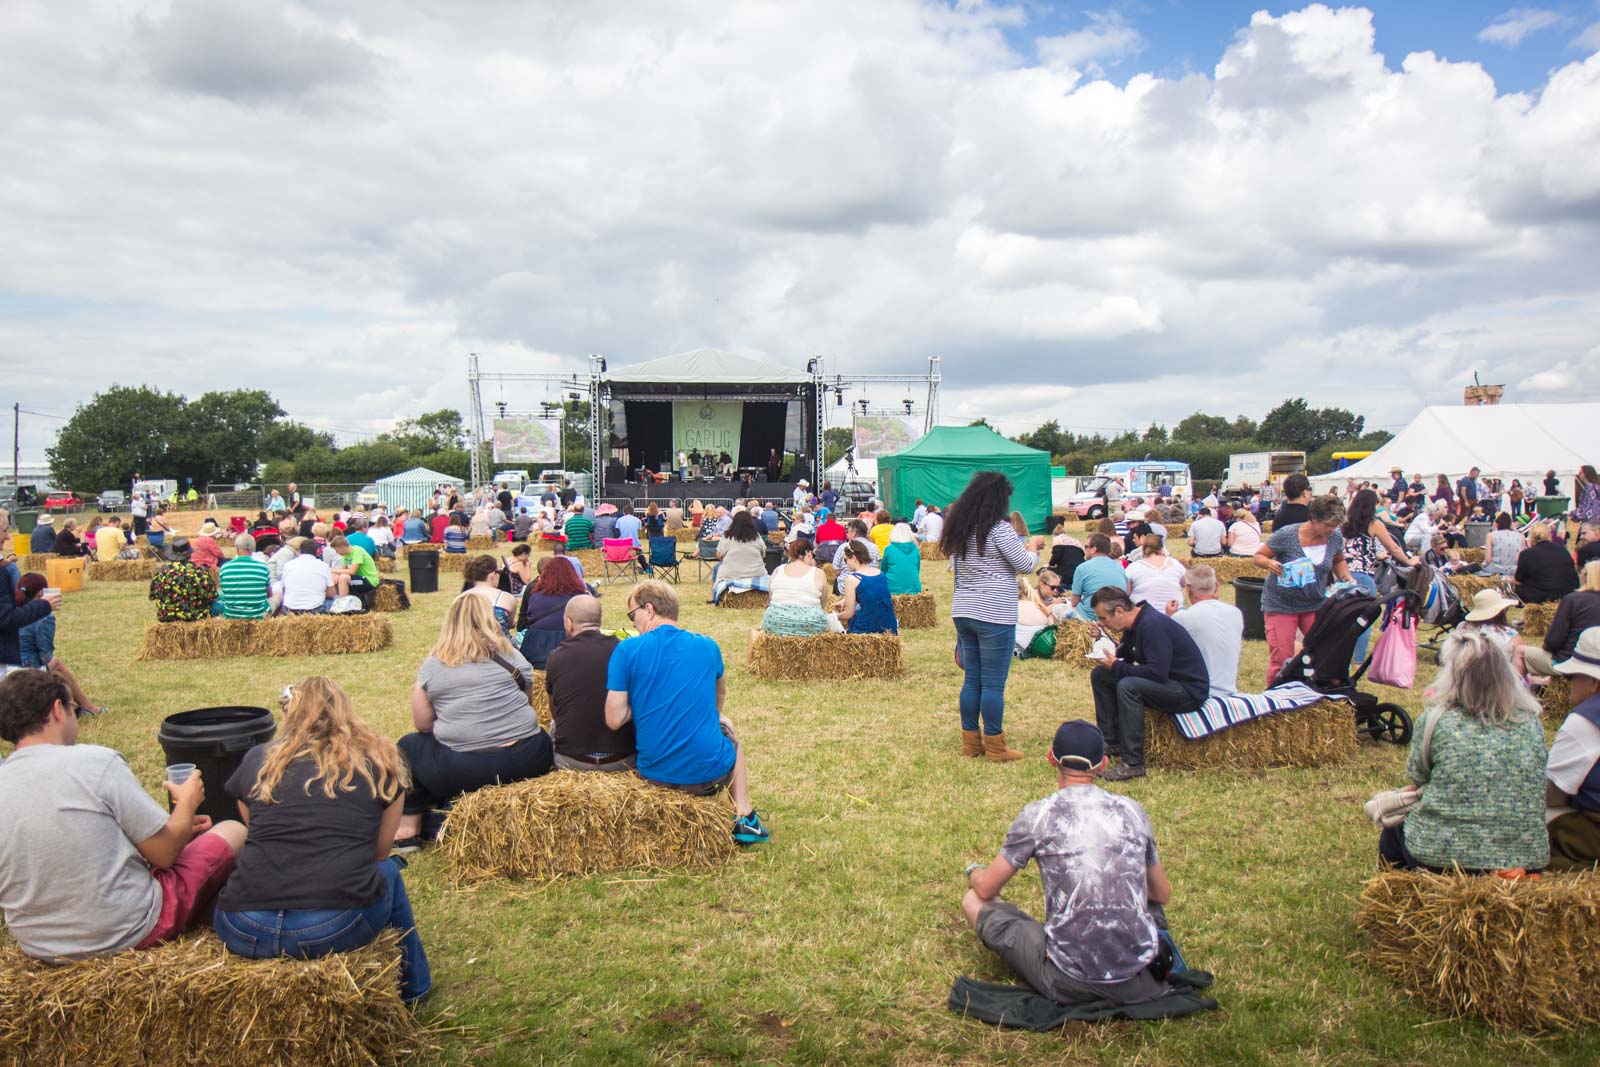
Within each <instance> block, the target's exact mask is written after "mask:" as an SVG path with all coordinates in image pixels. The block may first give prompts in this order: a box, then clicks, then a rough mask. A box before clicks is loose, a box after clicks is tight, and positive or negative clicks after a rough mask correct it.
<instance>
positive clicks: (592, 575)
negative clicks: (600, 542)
mask: <svg viewBox="0 0 1600 1067" xmlns="http://www.w3.org/2000/svg"><path fill="white" fill-rule="evenodd" d="M566 555H568V556H571V557H572V558H573V559H575V560H577V561H578V566H580V567H582V568H583V580H584V581H586V582H589V583H590V584H594V583H596V582H598V581H599V580H600V577H601V575H603V574H605V568H606V553H605V549H603V548H580V549H578V550H577V551H576V552H568V553H566Z"/></svg>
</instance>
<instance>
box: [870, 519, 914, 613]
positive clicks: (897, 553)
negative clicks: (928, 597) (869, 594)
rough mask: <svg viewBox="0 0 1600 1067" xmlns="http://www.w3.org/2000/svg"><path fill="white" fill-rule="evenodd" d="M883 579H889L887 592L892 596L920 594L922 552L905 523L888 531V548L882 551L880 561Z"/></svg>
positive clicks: (900, 523)
mask: <svg viewBox="0 0 1600 1067" xmlns="http://www.w3.org/2000/svg"><path fill="white" fill-rule="evenodd" d="M879 565H880V566H882V568H883V574H884V577H886V578H888V579H889V592H890V594H891V595H893V596H906V595H909V594H913V593H920V592H922V552H921V550H920V549H919V548H918V547H917V535H916V534H914V533H912V532H911V526H910V525H909V524H907V523H903V522H897V523H895V524H894V529H893V530H891V531H889V547H888V548H886V549H884V550H883V556H882V559H881V561H880V564H879Z"/></svg>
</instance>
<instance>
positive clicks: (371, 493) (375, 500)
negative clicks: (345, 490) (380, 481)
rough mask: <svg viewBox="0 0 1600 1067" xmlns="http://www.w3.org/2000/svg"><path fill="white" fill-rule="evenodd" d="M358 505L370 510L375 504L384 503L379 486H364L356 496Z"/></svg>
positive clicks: (374, 484)
mask: <svg viewBox="0 0 1600 1067" xmlns="http://www.w3.org/2000/svg"><path fill="white" fill-rule="evenodd" d="M356 503H357V504H360V505H361V506H363V507H368V508H370V507H371V506H372V505H374V504H381V503H383V497H382V496H381V495H380V494H379V493H378V486H377V484H376V483H373V484H371V485H363V486H362V487H361V491H360V492H359V493H357V494H356Z"/></svg>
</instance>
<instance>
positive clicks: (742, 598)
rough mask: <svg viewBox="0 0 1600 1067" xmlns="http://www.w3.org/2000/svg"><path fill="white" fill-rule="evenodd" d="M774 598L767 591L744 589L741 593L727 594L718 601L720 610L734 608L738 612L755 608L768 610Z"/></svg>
mask: <svg viewBox="0 0 1600 1067" xmlns="http://www.w3.org/2000/svg"><path fill="white" fill-rule="evenodd" d="M771 599H772V596H771V594H769V593H768V592H767V591H766V590H765V589H744V590H741V591H739V592H727V593H723V594H722V598H721V599H720V600H718V601H717V607H719V608H732V609H734V610H736V611H750V610H752V609H755V608H760V609H762V610H765V609H766V606H767V604H768V603H769V602H770V601H771Z"/></svg>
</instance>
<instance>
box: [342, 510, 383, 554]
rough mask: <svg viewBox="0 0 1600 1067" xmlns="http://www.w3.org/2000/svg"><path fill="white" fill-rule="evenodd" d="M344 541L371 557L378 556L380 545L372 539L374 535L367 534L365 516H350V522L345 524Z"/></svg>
mask: <svg viewBox="0 0 1600 1067" xmlns="http://www.w3.org/2000/svg"><path fill="white" fill-rule="evenodd" d="M344 539H345V540H346V541H348V542H350V544H351V545H352V546H354V547H356V548H359V549H361V550H362V551H363V552H365V553H366V554H367V555H369V556H376V555H377V554H378V543H377V542H376V541H374V540H373V539H372V534H370V533H368V532H367V520H366V517H365V516H362V515H352V516H350V521H349V522H347V523H345V524H344Z"/></svg>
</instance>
